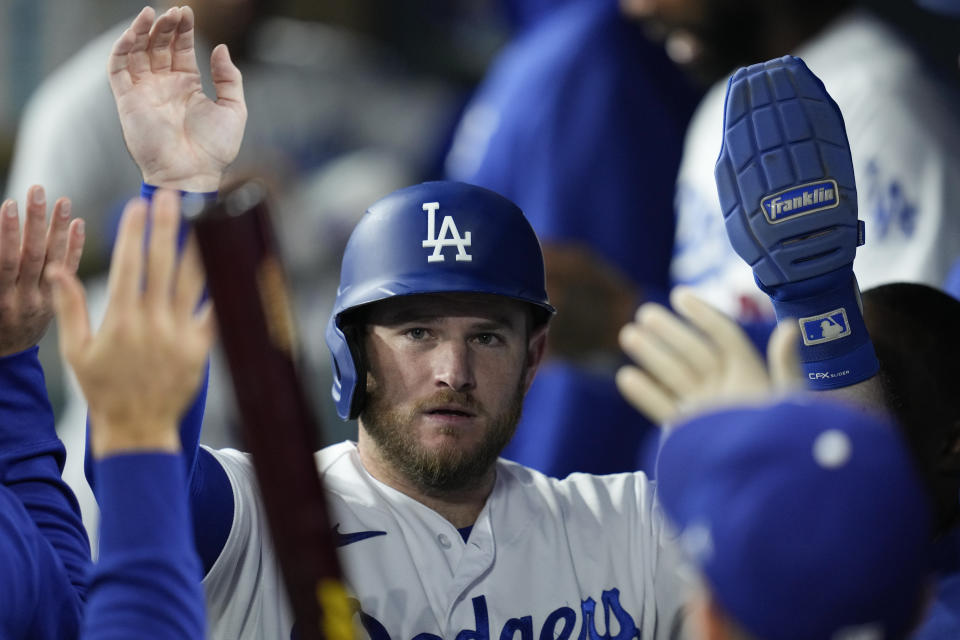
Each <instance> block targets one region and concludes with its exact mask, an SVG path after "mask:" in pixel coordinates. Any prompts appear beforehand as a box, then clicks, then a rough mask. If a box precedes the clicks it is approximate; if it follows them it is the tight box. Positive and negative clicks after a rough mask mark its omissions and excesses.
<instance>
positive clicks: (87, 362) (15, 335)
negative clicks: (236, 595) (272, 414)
mask: <svg viewBox="0 0 960 640" xmlns="http://www.w3.org/2000/svg"><path fill="white" fill-rule="evenodd" d="M45 213H46V202H45V194H44V190H43V189H42V188H41V187H39V186H34V187H31V189H30V191H29V194H28V199H27V205H26V215H25V222H24V226H23V234H22V236H23V237H22V240H21V238H20V228H19V222H18V216H17V206H16V203H15V202H13V201H7V202H5V203H4V204H3V207H2V209H0V271H2V273H3V274H4V275H3V278H2V279H0V301H2V304H0V482H2V483H0V565H2V566H3V567H4V575H3V579H2V580H0V599H2V601H3V602H4V606H3V610H2V612H0V636H2V637H3V638H11V639H13V638H31V639H33V638H36V639H39V640H42V639H45V638H50V639H54V638H56V639H58V640H62V639H64V638H76V637H82V638H84V639H85V640H91V639H94V638H108V637H109V638H116V637H138V636H141V635H142V634H143V632H144V630H145V629H149V630H150V632H149V633H150V637H153V638H170V639H196V638H199V637H202V636H203V634H204V632H205V618H204V610H203V600H202V597H203V596H202V591H201V589H200V586H199V584H198V582H197V577H198V576H199V574H200V567H199V559H198V558H197V554H196V551H195V550H194V545H193V539H192V536H191V528H190V524H189V523H190V520H189V512H188V509H187V490H186V474H185V468H184V465H183V461H182V458H181V456H180V455H179V453H178V452H179V438H178V434H177V418H178V417H179V414H180V412H181V411H180V410H181V409H182V408H183V407H184V406H185V405H186V403H187V402H188V401H189V400H190V399H191V398H192V396H193V395H194V389H195V387H196V383H197V382H198V380H199V378H200V376H201V375H202V372H203V364H204V360H205V356H206V353H207V351H208V348H209V343H210V340H211V330H210V326H209V317H208V316H209V314H207V317H206V319H205V316H203V315H200V316H194V315H193V310H194V307H195V301H196V300H197V298H198V297H199V294H200V290H201V288H202V279H203V278H202V273H201V272H200V269H199V266H198V261H197V258H196V255H195V253H194V252H190V251H189V250H188V253H187V256H188V258H187V259H185V260H184V262H183V263H182V266H181V267H180V268H179V270H178V278H177V286H176V288H173V287H171V285H170V282H171V280H172V267H173V264H174V261H173V256H174V250H175V249H174V243H173V242H171V239H172V238H173V237H174V236H175V230H176V226H177V223H178V213H177V208H176V199H175V197H174V196H173V195H172V194H166V198H165V199H164V198H163V197H162V196H161V197H159V198H158V201H157V205H156V207H155V211H154V215H153V232H152V240H151V247H150V249H151V250H150V256H151V258H150V262H149V267H150V268H149V270H148V271H149V274H150V275H149V276H148V277H147V279H146V284H145V290H144V292H143V294H142V295H141V294H140V293H139V290H138V288H139V287H140V285H141V279H140V273H141V268H140V263H141V261H142V258H143V241H142V238H143V233H144V225H145V220H146V209H145V206H144V205H143V203H135V204H133V205H131V207H130V209H129V211H128V213H127V217H126V220H125V223H124V225H123V227H122V229H121V232H120V236H119V241H118V245H117V251H116V253H115V260H114V262H115V264H116V265H117V267H116V269H115V270H114V272H115V273H114V277H113V279H112V280H111V283H112V284H111V308H110V311H109V312H108V315H107V319H106V320H105V323H104V325H103V328H102V329H101V330H100V331H98V333H97V334H96V335H95V336H91V335H90V329H89V321H88V320H87V317H86V309H85V304H84V298H83V292H82V287H81V286H80V284H79V282H78V281H77V280H76V277H75V275H74V274H75V271H76V269H77V266H78V264H79V261H80V253H81V251H82V247H83V241H84V233H83V224H82V221H80V220H74V221H72V222H71V220H70V203H69V201H68V200H67V199H66V198H61V199H59V200H58V201H57V203H56V205H55V207H54V210H53V213H52V215H51V220H50V223H49V225H47V224H46V223H45ZM164 266H166V269H164V268H163V267H164ZM158 291H159V292H162V293H163V294H165V295H168V296H169V295H172V296H175V297H176V298H177V299H178V300H179V305H178V308H179V311H180V313H179V314H175V313H173V311H175V308H171V306H169V305H168V306H163V305H160V304H156V302H158V301H162V296H161V295H158V293H157V292H158ZM171 291H172V292H173V293H172V294H171ZM124 293H125V294H126V295H122V294H124ZM131 294H133V295H131ZM54 299H55V300H54ZM54 302H56V304H54ZM143 302H149V303H152V304H149V305H147V304H142V303H143ZM54 306H56V307H57V311H58V315H59V316H60V322H61V340H62V343H61V344H62V346H63V348H64V351H65V355H66V356H67V358H68V359H69V361H70V364H71V365H72V366H73V369H74V371H75V373H76V374H77V377H78V380H79V381H80V384H81V386H82V387H83V389H84V392H85V394H86V396H87V398H88V399H89V402H90V410H91V417H92V431H91V434H92V440H91V443H92V449H93V455H94V457H95V459H96V463H95V464H96V470H97V475H98V477H99V479H100V485H99V489H100V499H101V508H102V516H103V528H102V531H103V536H102V538H101V545H100V557H99V561H98V562H97V563H96V564H95V565H93V566H91V561H90V546H89V542H88V540H87V536H86V533H85V531H84V529H83V526H82V524H81V522H80V513H79V507H78V505H77V502H76V500H75V498H74V495H73V493H72V492H71V491H70V489H69V487H67V486H66V484H65V483H64V482H63V480H62V478H61V477H60V474H61V471H62V469H63V464H64V457H65V452H64V446H63V443H61V442H60V440H59V439H57V436H56V433H55V432H54V427H53V425H54V420H53V412H52V410H51V408H50V404H49V402H48V401H47V398H46V390H45V386H44V379H43V372H42V370H41V368H40V364H39V360H38V357H37V346H36V343H37V341H38V340H39V339H40V337H41V336H42V335H43V333H44V331H45V330H46V328H47V326H48V324H49V321H50V318H51V316H52V314H53V308H54ZM138 312H139V314H141V315H140V316H138V315H137V314H138ZM144 316H145V317H147V318H148V319H149V326H150V327H151V331H150V332H149V333H139V334H131V333H130V332H127V331H125V328H126V327H129V326H130V325H131V323H132V322H133V323H134V324H135V323H136V321H137V320H140V319H141V317H144ZM172 320H178V321H179V322H172ZM141 326H142V325H141ZM164 326H166V327H168V337H171V336H172V337H174V338H175V339H174V340H166V341H164V340H162V333H161V332H159V331H158V328H160V327H164ZM191 346H193V348H191ZM157 360H161V361H163V363H164V367H162V369H163V373H167V374H168V375H166V376H165V375H163V373H160V372H158V371H154V369H155V368H156V361H157ZM177 365H180V366H177ZM177 386H179V387H180V388H181V389H185V390H186V394H184V393H182V392H181V394H180V396H181V397H180V401H179V402H178V400H177V394H175V393H171V390H175V389H176V388H177ZM158 395H159V396H160V397H161V398H162V400H161V402H160V403H159V404H157V403H156V402H151V401H150V400H151V398H157V396H158Z"/></svg>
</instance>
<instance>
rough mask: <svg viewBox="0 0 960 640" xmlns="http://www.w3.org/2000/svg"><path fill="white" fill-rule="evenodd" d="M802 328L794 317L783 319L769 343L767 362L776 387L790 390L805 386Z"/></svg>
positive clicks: (781, 389)
mask: <svg viewBox="0 0 960 640" xmlns="http://www.w3.org/2000/svg"><path fill="white" fill-rule="evenodd" d="M799 340H800V329H799V328H798V327H797V323H796V322H795V321H794V320H793V319H789V318H788V319H786V320H783V321H781V322H780V323H779V324H778V325H777V328H776V329H774V330H773V333H772V334H771V335H770V341H769V342H768V343H767V363H768V366H769V368H770V378H771V380H772V381H773V386H774V388H775V389H778V390H780V391H789V390H793V389H801V388H803V370H802V369H801V368H800V349H799V348H798V341H799Z"/></svg>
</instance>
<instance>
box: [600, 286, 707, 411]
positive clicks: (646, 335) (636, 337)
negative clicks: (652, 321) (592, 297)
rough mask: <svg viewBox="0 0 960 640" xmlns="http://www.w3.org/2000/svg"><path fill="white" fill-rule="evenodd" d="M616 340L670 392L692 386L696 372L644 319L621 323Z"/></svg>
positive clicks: (679, 392)
mask: <svg viewBox="0 0 960 640" xmlns="http://www.w3.org/2000/svg"><path fill="white" fill-rule="evenodd" d="M646 306H647V305H644V307H646ZM619 340H620V346H621V347H622V348H623V350H624V352H626V354H627V355H629V356H630V357H631V358H632V359H633V360H634V361H635V362H637V363H638V364H640V365H641V366H642V367H643V368H644V369H645V370H646V371H647V373H648V375H649V376H650V377H651V378H653V379H654V380H656V381H657V382H658V383H660V384H662V385H663V386H665V387H666V388H667V389H668V390H670V391H671V392H672V393H674V394H684V393H688V392H690V391H691V389H693V388H694V386H695V382H696V381H697V380H698V379H699V376H698V375H697V374H696V373H695V372H694V371H693V370H692V369H691V368H690V366H688V364H687V363H686V362H685V361H684V358H683V357H681V356H680V355H679V354H678V353H677V352H676V351H674V350H673V349H672V348H671V346H670V345H668V344H667V343H666V342H665V341H664V339H663V337H662V336H661V335H660V334H658V333H657V332H656V331H655V330H653V329H651V328H650V327H649V325H648V323H647V321H646V320H645V319H644V320H641V321H640V322H638V323H636V324H628V325H626V326H624V327H623V329H621V330H620V335H619Z"/></svg>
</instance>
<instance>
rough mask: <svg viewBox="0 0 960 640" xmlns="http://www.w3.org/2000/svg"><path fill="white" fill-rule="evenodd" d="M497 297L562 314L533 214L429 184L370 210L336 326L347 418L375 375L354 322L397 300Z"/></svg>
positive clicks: (336, 396) (338, 391)
mask: <svg viewBox="0 0 960 640" xmlns="http://www.w3.org/2000/svg"><path fill="white" fill-rule="evenodd" d="M454 292H464V293H488V294H494V295H500V296H506V297H508V298H513V299H516V300H521V301H523V302H528V303H530V304H532V305H534V306H535V308H536V309H538V310H540V317H541V318H543V319H544V321H545V320H546V318H549V316H550V315H551V314H553V313H554V308H553V307H552V306H550V303H549V301H548V300H547V292H546V287H545V284H544V269H543V253H542V252H541V250H540V242H539V241H538V240H537V236H536V234H535V233H534V232H533V228H532V227H531V226H530V223H529V222H527V219H526V217H524V215H523V212H522V211H521V210H520V208H519V207H517V205H515V204H513V203H512V202H510V201H509V200H507V199H506V198H504V197H503V196H501V195H498V194H496V193H494V192H493V191H490V190H488V189H483V188H481V187H476V186H473V185H469V184H464V183H462V182H425V183H423V184H418V185H414V186H412V187H407V188H405V189H400V190H398V191H394V192H393V193H391V194H390V195H388V196H386V197H385V198H382V199H381V200H378V201H377V202H375V203H374V204H373V205H371V206H370V208H368V209H367V211H366V213H365V214H364V216H363V217H362V218H361V220H360V222H359V223H358V224H357V227H356V228H355V229H354V230H353V234H351V236H350V240H349V241H348V242H347V246H346V249H345V250H344V254H343V263H342V266H341V271H340V286H339V287H338V289H337V300H336V302H335V303H334V306H333V312H332V313H331V314H330V321H329V322H328V323H327V335H326V337H327V346H328V347H329V348H330V353H331V355H332V357H333V363H332V365H333V388H332V394H333V400H334V402H335V403H336V405H337V413H338V414H339V416H340V417H341V418H343V419H344V420H349V419H351V418H355V417H357V415H359V413H360V410H361V408H362V406H363V396H364V391H365V388H366V370H365V368H364V366H363V363H362V360H361V358H360V357H359V353H360V352H359V350H358V347H359V345H358V344H356V343H355V339H354V338H353V336H352V335H351V333H350V331H349V330H348V331H346V332H345V331H344V329H345V326H346V325H348V324H349V322H344V319H345V316H346V315H347V314H348V312H350V311H351V310H353V309H356V308H358V307H361V306H363V305H366V304H370V303H372V302H376V301H378V300H383V299H385V298H392V297H394V296H406V295H415V294H423V293H454Z"/></svg>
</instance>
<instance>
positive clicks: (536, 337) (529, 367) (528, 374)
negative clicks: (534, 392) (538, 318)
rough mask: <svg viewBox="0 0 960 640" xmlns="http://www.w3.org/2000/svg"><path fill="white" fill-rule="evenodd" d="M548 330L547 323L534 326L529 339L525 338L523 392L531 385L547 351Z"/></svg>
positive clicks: (548, 325)
mask: <svg viewBox="0 0 960 640" xmlns="http://www.w3.org/2000/svg"><path fill="white" fill-rule="evenodd" d="M549 329H550V324H549V323H544V324H541V325H539V326H536V327H534V328H533V329H532V330H531V331H530V337H529V338H527V362H526V368H525V370H524V373H523V390H524V392H526V391H527V390H529V389H530V385H531V384H533V378H534V377H535V376H536V375H537V368H538V367H539V366H540V362H541V361H542V360H543V355H544V353H546V351H547V332H548V331H549Z"/></svg>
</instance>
